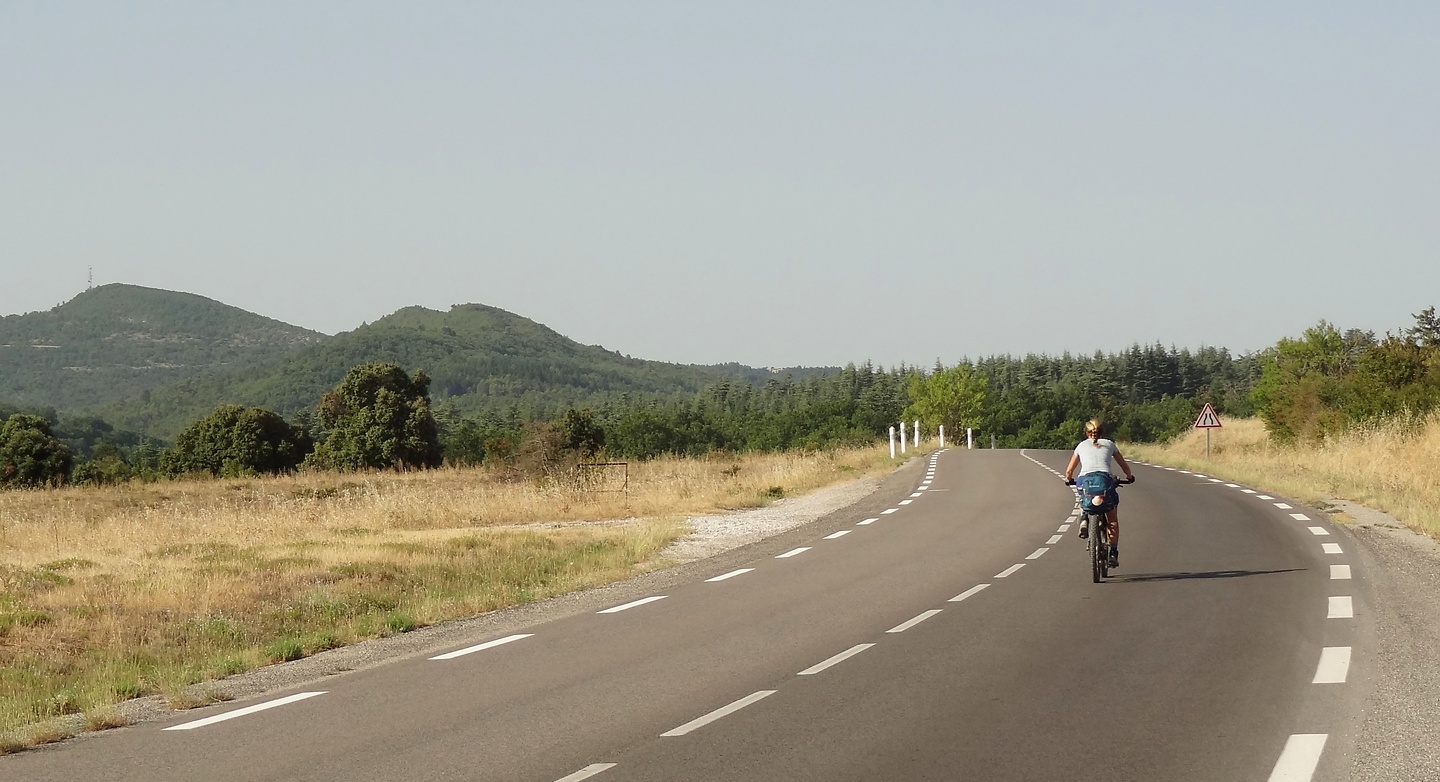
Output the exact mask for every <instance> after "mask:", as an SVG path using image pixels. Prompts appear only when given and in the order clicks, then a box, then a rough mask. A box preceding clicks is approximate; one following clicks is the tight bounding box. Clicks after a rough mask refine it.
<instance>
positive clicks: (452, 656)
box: [430, 633, 535, 660]
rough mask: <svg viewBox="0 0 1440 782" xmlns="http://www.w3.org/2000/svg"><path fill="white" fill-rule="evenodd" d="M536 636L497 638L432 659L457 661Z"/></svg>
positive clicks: (526, 634) (522, 634)
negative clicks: (466, 656)
mask: <svg viewBox="0 0 1440 782" xmlns="http://www.w3.org/2000/svg"><path fill="white" fill-rule="evenodd" d="M534 635H535V634H534V633H521V634H519V635H511V636H506V637H504V638H497V639H495V640H494V641H486V642H485V643H483V644H476V645H475V646H467V647H465V648H464V649H457V650H455V651H453V652H449V653H447V654H441V655H437V656H435V657H431V658H430V659H432V660H453V659H455V658H456V657H464V656H465V655H467V654H474V653H475V652H483V651H485V650H486V649H494V648H495V647H497V646H503V645H505V644H508V643H514V642H515V641H519V640H521V639H524V638H530V637H532V636H534Z"/></svg>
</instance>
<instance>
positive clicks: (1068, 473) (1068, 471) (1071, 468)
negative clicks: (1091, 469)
mask: <svg viewBox="0 0 1440 782" xmlns="http://www.w3.org/2000/svg"><path fill="white" fill-rule="evenodd" d="M1116 455H1117V456H1118V455H1119V454H1116ZM1079 466H1080V454H1076V453H1072V454H1070V463H1069V464H1067V465H1066V466H1065V480H1067V481H1073V480H1075V468H1076V467H1079Z"/></svg>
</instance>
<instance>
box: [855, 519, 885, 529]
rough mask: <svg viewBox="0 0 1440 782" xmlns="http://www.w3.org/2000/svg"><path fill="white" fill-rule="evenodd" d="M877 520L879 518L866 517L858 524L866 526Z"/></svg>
mask: <svg viewBox="0 0 1440 782" xmlns="http://www.w3.org/2000/svg"><path fill="white" fill-rule="evenodd" d="M879 520H880V519H866V520H864V521H862V522H860V524H859V526H861V527H864V526H868V525H870V524H874V523H875V522H877V521H879Z"/></svg>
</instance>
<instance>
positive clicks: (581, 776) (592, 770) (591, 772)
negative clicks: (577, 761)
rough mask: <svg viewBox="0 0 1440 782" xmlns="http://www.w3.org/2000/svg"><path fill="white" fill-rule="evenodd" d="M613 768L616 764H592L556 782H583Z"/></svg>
mask: <svg viewBox="0 0 1440 782" xmlns="http://www.w3.org/2000/svg"><path fill="white" fill-rule="evenodd" d="M612 768H615V764H614V763H592V764H590V765H588V766H586V767H585V768H582V769H580V770H579V771H576V772H575V773H574V774H570V775H569V776H563V777H560V778H559V779H557V780H555V782H581V780H585V779H589V778H590V777H593V776H595V775H596V774H599V773H600V772H601V771H609V770H610V769H612Z"/></svg>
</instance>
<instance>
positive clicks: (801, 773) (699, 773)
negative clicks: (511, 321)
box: [0, 450, 1374, 782]
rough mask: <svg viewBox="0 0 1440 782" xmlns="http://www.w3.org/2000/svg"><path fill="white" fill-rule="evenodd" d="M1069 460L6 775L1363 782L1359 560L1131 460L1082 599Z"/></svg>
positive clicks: (971, 457) (953, 489)
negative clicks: (1100, 568)
mask: <svg viewBox="0 0 1440 782" xmlns="http://www.w3.org/2000/svg"><path fill="white" fill-rule="evenodd" d="M1066 458H1067V454H1065V453H1060V452H1028V453H1020V452H1015V451H956V450H951V451H947V452H944V453H942V454H940V455H939V456H938V458H937V462H936V467H935V468H934V469H935V473H934V478H933V480H929V479H928V478H927V476H926V475H925V471H926V469H927V468H928V463H922V464H918V465H912V466H911V467H909V468H907V469H906V470H903V471H902V472H901V473H899V474H897V475H896V476H895V477H893V478H892V479H890V481H889V483H888V488H887V489H883V490H882V493H881V495H882V498H883V499H885V500H886V502H885V503H884V504H883V505H881V506H880V507H878V508H877V507H874V503H869V504H868V505H866V504H862V505H861V506H857V507H856V508H855V509H853V511H848V512H842V513H839V514H835V515H833V516H831V517H827V519H824V520H822V521H821V522H817V523H816V524H814V525H810V526H809V527H806V528H804V529H803V530H801V531H798V532H797V533H792V534H791V535H790V536H789V539H788V540H787V541H786V545H789V544H792V543H793V544H794V545H793V546H792V547H790V548H788V549H787V550H786V551H778V550H777V546H776V545H774V544H773V543H770V544H768V545H767V544H765V543H762V544H757V545H756V546H753V547H750V548H748V549H745V550H743V551H742V553H741V554H739V555H737V556H730V557H726V558H725V559H724V560H720V561H717V562H716V563H715V564H716V569H715V571H714V572H710V573H704V574H702V576H701V577H697V578H696V579H695V580H694V581H693V582H690V583H683V584H678V585H676V586H674V587H673V588H670V589H666V590H665V591H664V592H663V593H657V594H653V595H635V596H633V600H626V601H625V602H624V603H621V604H620V606H622V607H623V606H625V605H628V604H630V603H631V602H635V601H639V600H645V599H649V598H657V599H649V601H648V602H642V603H639V604H636V605H633V606H632V607H628V608H623V610H619V611H614V612H610V613H594V612H587V613H584V614H581V615H572V616H567V617H563V618H558V619H554V620H551V621H541V622H538V623H537V624H535V625H534V626H532V627H528V628H525V629H523V630H521V631H519V632H518V633H512V634H510V635H507V636H504V637H503V638H496V637H476V638H474V639H473V641H472V643H471V644H468V645H464V646H461V647H454V648H447V649H440V650H436V651H435V652H434V653H433V654H431V655H424V656H419V657H415V658H411V659H405V660H401V661H397V662H394V663H391V664H388V665H383V666H380V667H376V668H373V669H369V670H365V671H360V672H356V673H352V674H348V675H344V676H337V677H330V678H326V679H323V680H319V681H316V682H312V683H311V686H307V687H302V688H298V689H294V690H287V691H281V692H276V693H272V694H269V695H267V696H265V697H263V698H258V699H256V700H254V701H250V702H244V703H239V702H237V703H228V704H223V705H219V706H215V707H210V708H207V709H202V710H196V711H192V712H187V713H186V714H184V715H183V716H178V717H176V718H174V719H171V720H169V721H166V722H161V723H151V724H144V725H138V726H134V727H131V728H126V729H122V730H117V731H113V732H109V733H106V734H101V735H96V736H93V737H90V738H87V739H85V740H82V741H77V742H71V743H68V744H66V745H61V746H56V747H52V748H47V749H41V750H38V751H32V752H25V753H20V754H18V755H14V756H11V757H6V758H0V780H6V782H8V781H9V780H26V781H27V782H46V781H48V780H56V781H57V782H58V781H60V780H64V781H65V782H71V780H76V779H105V780H145V782H157V781H165V780H175V781H177V782H179V781H181V780H183V781H184V782H190V781H192V780H215V781H217V782H220V781H224V780H247V781H251V780H325V781H327V782H328V781H331V780H333V781H335V782H339V781H340V780H345V781H347V782H349V781H353V780H435V781H437V782H443V781H445V780H456V781H459V780H465V781H466V782H472V781H475V780H504V781H505V782H528V781H531V780H533V782H556V781H557V780H564V781H565V782H579V780H582V779H595V780H597V782H622V781H626V780H755V779H767V780H768V779H775V780H947V781H948V780H968V779H975V780H1050V779H1055V780H1060V779H1064V780H1226V781H1227V782H1230V781H1232V780H1249V779H1254V780H1267V779H1268V780H1273V781H1274V782H1279V781H1280V780H1285V781H1286V782H1291V781H1292V780H1309V779H1312V778H1313V779H1316V780H1339V779H1345V778H1347V775H1348V773H1349V767H1350V764H1349V758H1350V756H1351V754H1352V748H1353V743H1352V742H1353V736H1354V735H1355V733H1356V726H1357V725H1358V720H1359V718H1360V716H1361V714H1360V712H1361V705H1362V704H1363V703H1364V698H1365V695H1366V691H1365V688H1366V686H1367V685H1366V684H1365V682H1366V681H1367V678H1366V677H1365V676H1364V672H1365V670H1366V666H1367V665H1369V664H1370V660H1371V658H1372V657H1373V654H1374V652H1373V650H1372V649H1371V648H1369V647H1368V646H1367V640H1366V639H1368V638H1371V637H1373V634H1372V633H1371V632H1369V622H1370V619H1369V618H1368V617H1370V616H1371V615H1372V613H1373V612H1371V611H1370V610H1369V608H1370V606H1369V597H1368V594H1367V591H1366V587H1365V578H1364V577H1363V573H1362V572H1360V568H1359V566H1358V565H1355V566H1354V567H1353V568H1352V570H1351V572H1350V576H1351V577H1350V578H1339V577H1338V576H1341V575H1343V574H1344V571H1343V569H1342V568H1337V567H1332V566H1343V565H1350V564H1352V561H1351V556H1350V554H1349V552H1346V551H1345V550H1344V543H1345V540H1346V539H1345V538H1344V537H1343V536H1341V535H1339V534H1338V533H1336V531H1335V530H1333V529H1332V528H1331V527H1330V525H1329V524H1328V522H1327V521H1325V520H1324V519H1323V518H1322V517H1321V515H1320V514H1318V513H1316V512H1314V511H1307V510H1306V509H1303V508H1298V507H1297V508H1282V507H1277V505H1276V503H1282V504H1283V501H1282V500H1279V499H1274V498H1272V499H1262V495H1260V494H1259V493H1254V492H1251V493H1247V491H1246V488H1245V487H1240V486H1233V485H1226V484H1225V483H1223V482H1215V481H1212V480H1210V479H1209V478H1208V477H1197V476H1195V475H1192V474H1186V473H1181V472H1178V471H1170V470H1165V469H1163V468H1159V467H1154V466H1140V467H1137V468H1136V469H1137V475H1138V476H1139V479H1140V480H1139V482H1138V483H1137V484H1136V485H1134V486H1130V487H1126V488H1125V489H1124V490H1123V494H1122V498H1123V500H1122V505H1121V521H1122V534H1121V543H1122V545H1121V551H1122V552H1123V553H1122V557H1121V568H1120V569H1119V570H1118V571H1117V572H1116V574H1115V576H1114V577H1113V578H1112V579H1111V580H1110V581H1108V582H1106V583H1103V584H1098V585H1097V584H1092V583H1091V581H1090V574H1089V564H1088V560H1087V558H1086V554H1085V551H1084V544H1083V543H1082V542H1081V541H1079V540H1077V539H1076V538H1075V528H1074V527H1066V529H1065V531H1064V532H1061V531H1060V529H1061V527H1062V526H1063V525H1065V524H1066V523H1067V521H1068V519H1069V515H1070V513H1071V508H1072V504H1073V503H1072V495H1071V494H1070V493H1069V490H1068V489H1067V488H1066V487H1065V486H1064V485H1063V484H1061V482H1060V480H1059V478H1058V477H1057V476H1056V475H1055V474H1054V473H1053V471H1056V470H1059V469H1061V468H1062V467H1063V466H1064V462H1065V459H1066ZM927 481H928V482H927ZM916 489H919V491H913V494H912V493H911V490H916ZM902 501H907V502H906V504H904V505H901V504H899V503H900V502H902ZM892 509H893V510H892ZM879 511H889V512H879ZM1292 514H1299V515H1304V516H1309V519H1297V518H1294V517H1292ZM1312 528H1314V529H1312ZM836 533H840V534H838V536H837V535H836ZM1057 536H1058V537H1057ZM1325 544H1331V545H1332V546H1339V547H1340V553H1326V551H1325V549H1324V545H1325ZM796 549H805V550H801V551H796ZM790 552H795V553H793V554H791V555H790V556H783V555H784V554H787V553H790ZM1017 565H1021V566H1022V567H1019V568H1016V566H1017ZM721 566H723V568H724V569H723V570H721V569H720V567H721ZM736 571H743V572H738V573H737V572H736ZM729 574H733V575H729ZM726 575H729V577H727V578H723V579H722V580H707V579H712V578H714V577H719V576H726ZM982 585H985V586H983V587H982ZM962 596H963V598H962ZM955 598H962V599H959V600H955ZM1336 598H1340V599H1336ZM1344 598H1350V599H1349V600H1345V599H1344ZM516 635H524V636H525V637H518V638H513V640H508V641H507V642H505V643H501V644H498V645H492V646H488V647H487V648H481V649H477V650H474V651H470V652H469V653H466V654H462V655H459V656H455V657H452V658H450V659H429V658H430V657H432V656H439V655H441V654H443V653H446V652H455V651H461V650H463V649H465V648H466V647H468V646H479V645H483V644H486V643H487V642H492V641H500V640H503V639H508V638H512V636H516ZM1342 650H1343V651H1342ZM1347 662H1348V665H1347V664H1346V663H1347ZM1317 679H1320V680H1331V679H1338V681H1322V682H1319V683H1317ZM307 693H322V694H318V695H306V694H307ZM302 695H306V696H305V697H299V696H302ZM291 696H295V699H294V700H290V701H280V702H278V705H273V704H277V699H281V698H287V697H291ZM267 705H270V706H271V707H270V708H266V709H263V710H258V711H254V712H251V713H244V712H240V711H239V710H241V709H247V708H251V707H255V706H267ZM236 714H239V715H240V716H233V715H236ZM225 716H230V717H231V718H230V719H225V720H222V721H218V722H212V723H206V724H200V725H198V726H197V725H195V722H196V721H197V720H202V719H208V718H211V717H225ZM187 726H193V727H187ZM177 727H185V729H181V730H176V729H175V728H177ZM1321 737H1323V738H1321ZM1317 764H1318V765H1317ZM1312 768H1313V776H1312V773H1311V771H1312Z"/></svg>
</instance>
